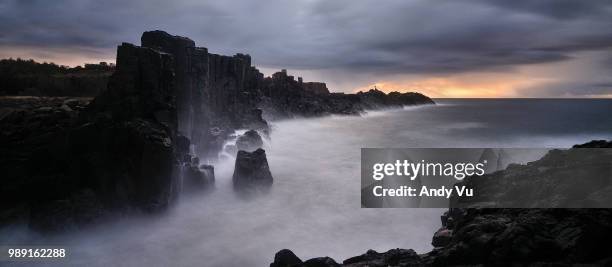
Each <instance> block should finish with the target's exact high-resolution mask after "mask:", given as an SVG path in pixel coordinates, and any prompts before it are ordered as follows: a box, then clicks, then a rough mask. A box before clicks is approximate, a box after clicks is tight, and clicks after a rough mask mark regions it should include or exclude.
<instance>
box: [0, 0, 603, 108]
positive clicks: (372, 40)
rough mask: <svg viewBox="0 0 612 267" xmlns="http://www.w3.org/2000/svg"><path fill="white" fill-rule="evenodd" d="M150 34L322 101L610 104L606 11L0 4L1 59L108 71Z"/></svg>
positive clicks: (521, 4) (581, 4)
mask: <svg viewBox="0 0 612 267" xmlns="http://www.w3.org/2000/svg"><path fill="white" fill-rule="evenodd" d="M154 29H160V30H165V31H167V32H169V33H171V34H175V35H182V36H187V37H189V38H191V39H193V40H194V41H196V44H197V45H199V46H204V47H208V48H209V50H210V51H211V52H213V53H221V54H230V55H231V54H235V53H239V52H244V53H248V54H251V56H252V57H253V62H254V64H255V65H256V66H257V67H259V68H260V69H261V70H262V71H263V72H264V73H266V74H270V73H271V72H273V71H275V70H277V69H280V68H286V69H288V70H289V72H290V73H293V74H295V75H296V76H303V77H304V79H305V80H319V81H323V82H327V83H328V87H330V89H331V90H332V91H345V92H353V91H355V90H359V89H366V88H369V87H372V86H373V85H377V87H378V88H381V89H384V90H386V91H389V90H399V91H422V92H424V93H426V94H429V95H432V96H434V97H581V96H591V97H592V96H608V97H610V96H612V1H597V0H594V1H579V0H577V1H565V0H543V1H542V0H540V1H522V0H518V1H517V0H513V1H506V0H499V1H485V0H482V1H479V0H473V1H450V0H448V1H407V0H401V1H399V0H398V1H394V0H385V1H380V0H378V1H360V0H346V1H342V0H328V1H319V0H292V1H285V0H274V1H253V0H241V1H230V0H224V1H202V0H184V1H167V0H164V1H157V0H153V1H151V0H146V1H145V0H136V1H123V0H121V1H119V0H110V1H100V0H55V1H48V0H40V1H37V0H15V1H12V0H0V57H22V58H34V59H36V60H41V61H43V60H44V61H53V62H57V63H61V64H68V65H78V64H82V63H84V62H97V61H102V60H105V61H113V60H114V56H115V48H116V46H117V45H118V44H120V43H121V42H131V43H135V44H138V43H139V40H140V34H141V33H142V32H143V31H146V30H154Z"/></svg>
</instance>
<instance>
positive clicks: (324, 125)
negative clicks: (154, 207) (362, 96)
mask: <svg viewBox="0 0 612 267" xmlns="http://www.w3.org/2000/svg"><path fill="white" fill-rule="evenodd" d="M438 102H439V105H436V106H418V107H408V108H404V109H397V110H387V111H372V112H368V113H367V114H365V115H363V116H328V117H323V118H314V119H292V120H285V121H277V122H274V123H272V127H273V129H272V134H271V140H269V141H267V142H266V144H265V146H266V147H265V148H266V151H267V154H268V160H269V164H270V169H271V171H272V174H273V176H274V184H273V186H272V188H271V190H270V191H269V192H268V193H267V194H264V195H260V196H256V197H252V198H244V197H240V195H238V194H237V193H236V192H234V191H233V189H232V183H231V175H232V172H233V164H234V162H233V159H227V160H223V161H221V162H218V163H216V165H215V172H216V185H215V190H214V191H212V192H210V193H209V194H206V195H202V196H191V197H186V198H183V199H181V200H180V203H178V204H177V205H176V206H174V207H173V208H172V209H170V210H169V211H168V212H166V213H164V214H162V215H159V216H141V217H130V218H119V219H117V221H115V222H112V223H105V224H103V225H100V226H97V227H93V228H89V229H85V230H81V231H77V232H73V233H67V234H62V235H55V236H45V237H42V236H38V235H36V234H33V233H31V232H29V231H27V230H25V227H23V226H15V227H11V228H5V229H2V230H1V231H0V244H13V245H19V244H29V245H31V244H47V245H61V246H67V247H68V248H69V249H70V254H71V256H70V258H71V259H70V262H69V264H68V265H78V266H81V265H87V266H136V265H146V266H268V264H269V263H270V262H272V260H273V257H274V253H275V252H276V251H278V250H280V249H283V248H290V249H292V250H293V251H294V252H295V253H296V254H297V255H298V256H299V257H301V258H302V259H307V258H310V257H315V256H330V257H333V258H334V259H336V260H338V261H342V260H344V259H346V258H348V257H351V256H355V255H359V254H362V253H364V252H365V251H366V250H368V249H375V250H377V251H386V250H388V249H392V248H397V247H401V248H413V249H415V250H416V251H417V252H427V251H429V250H430V249H431V245H430V242H431V237H432V235H433V233H434V231H435V230H436V229H438V228H439V227H440V215H441V213H442V212H443V210H440V209H362V208H360V195H359V194H360V177H359V170H360V168H359V164H360V148H362V147H397V148H400V147H538V148H541V147H570V146H571V145H573V144H576V143H584V142H586V141H589V140H592V139H612V116H610V114H612V101H610V100H438ZM30 264H31V263H30ZM61 265H66V263H61Z"/></svg>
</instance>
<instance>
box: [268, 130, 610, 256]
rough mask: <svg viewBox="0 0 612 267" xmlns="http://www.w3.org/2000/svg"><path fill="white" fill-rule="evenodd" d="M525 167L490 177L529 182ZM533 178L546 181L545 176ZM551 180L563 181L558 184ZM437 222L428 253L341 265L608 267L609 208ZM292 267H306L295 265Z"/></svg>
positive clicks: (447, 216)
mask: <svg viewBox="0 0 612 267" xmlns="http://www.w3.org/2000/svg"><path fill="white" fill-rule="evenodd" d="M611 147H612V142H609V141H601V140H600V141H592V142H589V143H586V144H582V145H576V146H574V149H569V150H567V151H551V152H550V153H549V154H548V155H546V156H545V157H543V158H542V159H540V160H538V161H535V162H532V163H531V165H533V166H539V167H544V166H545V165H548V167H550V168H549V170H552V169H555V168H556V169H563V168H565V167H567V166H568V164H569V165H571V164H572V162H574V163H575V162H576V160H577V159H576V158H574V156H576V155H574V154H575V153H577V152H576V151H577V150H575V149H578V148H611ZM595 151H597V150H595ZM604 151H605V150H604ZM579 155H580V156H579V158H583V156H584V154H579ZM600 156H601V155H600ZM570 159H571V160H570ZM555 163H557V164H558V166H556V167H553V166H552V165H551V164H555ZM531 165H521V166H517V165H515V166H513V165H510V166H509V167H508V168H507V169H506V170H504V171H501V172H502V173H503V172H506V176H503V177H502V176H497V177H496V179H514V180H517V179H519V180H520V179H525V180H529V179H531V180H533V179H535V177H534V176H531V175H530V172H531V171H530V169H531V168H532V166H531ZM498 173H500V172H496V173H493V174H489V176H495V175H497V174H498ZM511 173H512V175H511ZM514 174H516V175H514ZM519 174H521V175H524V176H520V175H519ZM517 175H518V176H517ZM552 175H553V176H552V177H554V175H557V176H559V175H560V173H556V174H552ZM608 175H609V172H608ZM486 176H487V175H485V176H481V177H486ZM539 177H540V179H546V177H548V175H543V176H539ZM608 178H609V177H608ZM466 179H467V178H466ZM468 180H469V179H468ZM464 181H465V180H464ZM556 182H558V183H563V181H562V180H557V181H556ZM519 184H520V181H519ZM608 184H609V179H608ZM602 190H605V188H602ZM608 195H609V194H608ZM441 218H442V228H441V229H439V230H438V231H437V232H436V233H435V234H434V236H433V238H432V245H434V246H435V247H436V248H435V249H434V250H432V251H431V252H428V253H425V254H421V255H416V253H414V251H412V252H408V251H411V250H401V249H399V250H391V251H388V252H386V253H376V252H374V251H368V252H367V253H366V254H364V255H361V256H357V257H354V258H350V259H347V260H345V261H344V262H343V265H342V266H471V265H484V266H499V265H502V266H507V265H530V264H535V265H546V266H548V265H554V266H573V265H576V264H579V265H580V264H586V265H598V266H606V265H610V264H612V256H611V255H612V247H610V246H608V245H606V244H607V243H608V242H609V240H610V239H611V238H612V210H610V209H495V208H468V209H462V208H451V209H449V210H448V211H447V212H445V213H444V215H443V216H442V217H441ZM393 251H396V252H393ZM285 254H287V253H286V252H285ZM396 254H399V255H403V256H401V257H400V258H402V259H403V260H402V261H400V262H398V261H396V260H391V259H396V258H394V256H393V255H396ZM276 262H277V261H276V259H275V263H276ZM277 266H283V265H277ZM285 266H287V265H285ZM295 266H306V265H304V264H297V265H295ZM321 266H335V265H333V264H332V265H321Z"/></svg>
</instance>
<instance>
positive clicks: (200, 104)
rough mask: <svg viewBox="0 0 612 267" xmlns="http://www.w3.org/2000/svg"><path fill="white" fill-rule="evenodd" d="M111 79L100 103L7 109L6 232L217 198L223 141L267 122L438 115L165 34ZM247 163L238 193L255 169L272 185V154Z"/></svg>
mask: <svg viewBox="0 0 612 267" xmlns="http://www.w3.org/2000/svg"><path fill="white" fill-rule="evenodd" d="M112 70H113V71H112V74H111V75H109V76H108V85H107V87H106V89H105V90H103V91H102V92H101V93H100V94H99V95H97V96H95V97H94V98H74V97H73V98H68V97H27V96H21V97H7V96H5V97H1V98H0V127H1V129H2V130H1V135H0V145H1V146H0V169H1V170H2V173H3V177H2V184H3V186H2V187H1V189H0V203H1V204H0V205H2V207H1V209H0V227H2V226H5V225H9V224H12V223H26V224H28V225H29V227H30V228H31V229H34V230H36V231H39V232H43V233H47V232H56V231H65V230H68V229H75V228H81V227H83V226H87V225H90V224H93V223H96V222H99V221H100V220H102V219H104V218H108V217H110V216H108V215H111V214H112V215H124V214H131V213H155V212H161V211H164V210H166V209H167V208H168V207H169V206H171V205H172V204H173V203H175V202H176V200H177V199H178V198H179V197H180V195H181V194H182V193H183V192H194V191H197V192H201V191H202V190H206V189H210V188H212V186H213V185H214V167H213V166H212V165H211V164H213V163H214V158H216V157H217V156H218V153H219V152H220V150H221V149H222V145H223V144H224V142H225V141H226V140H227V139H228V137H229V136H230V135H231V134H233V133H234V132H235V131H236V130H237V129H247V130H254V131H259V132H261V133H267V132H269V130H270V129H269V125H268V122H267V120H266V119H268V120H273V119H281V118H291V117H311V116H322V115H327V114H359V113H361V112H363V111H365V110H368V109H379V108H392V107H401V106H405V105H418V104H434V102H433V101H432V100H431V99H429V98H428V97H426V96H424V95H421V94H419V93H398V92H393V93H389V94H385V93H383V92H381V91H378V90H370V91H368V92H360V93H357V94H341V93H330V92H329V90H328V89H327V87H326V85H325V84H324V83H320V82H304V81H303V80H302V79H301V78H298V79H297V80H296V79H295V78H294V77H293V76H290V75H288V74H287V72H286V71H285V70H283V71H280V72H277V73H275V74H274V75H272V76H271V77H264V75H263V74H262V73H261V72H259V70H257V69H256V68H255V67H253V66H252V65H251V58H250V56H249V55H245V54H236V55H234V56H223V55H217V54H212V53H209V52H208V50H207V49H206V48H204V47H196V46H195V42H193V41H192V40H190V39H188V38H185V37H180V36H173V35H170V34H168V33H166V32H162V31H151V32H145V33H144V34H143V35H142V38H141V46H136V45H133V44H129V43H123V44H121V45H120V46H118V48H117V58H116V65H115V66H113V69H112ZM105 71H107V69H105ZM237 152H238V153H240V152H239V151H237ZM240 155H241V158H244V161H241V162H244V163H241V162H237V163H236V164H237V165H239V166H241V170H240V172H238V173H237V174H236V175H235V179H236V181H239V182H237V184H240V183H241V182H240V181H244V179H247V180H248V179H250V178H244V179H243V178H240V176H244V175H243V174H250V173H252V171H253V170H247V169H245V168H247V167H249V166H251V165H253V166H252V168H253V169H254V170H255V171H256V172H255V173H257V174H258V175H257V177H256V179H261V180H264V181H265V182H264V184H271V179H272V177H271V175H270V173H269V170H268V171H266V168H267V163H266V162H267V161H266V159H265V152H263V150H262V151H259V150H256V151H255V152H246V151H243V152H242V153H241V154H240ZM255 163H261V164H263V163H266V166H263V165H261V164H259V165H257V164H255ZM247 176H248V175H247Z"/></svg>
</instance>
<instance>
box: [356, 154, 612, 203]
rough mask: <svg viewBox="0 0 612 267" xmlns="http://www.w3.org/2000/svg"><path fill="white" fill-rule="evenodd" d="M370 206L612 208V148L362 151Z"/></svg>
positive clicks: (363, 178)
mask: <svg viewBox="0 0 612 267" xmlns="http://www.w3.org/2000/svg"><path fill="white" fill-rule="evenodd" d="M361 205H362V207H364V208H449V207H451V208H467V207H481V208H612V149H604V148H572V149H551V148H535V149H534V148H406V149H381V148H362V149H361Z"/></svg>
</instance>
